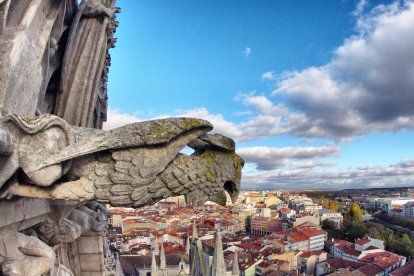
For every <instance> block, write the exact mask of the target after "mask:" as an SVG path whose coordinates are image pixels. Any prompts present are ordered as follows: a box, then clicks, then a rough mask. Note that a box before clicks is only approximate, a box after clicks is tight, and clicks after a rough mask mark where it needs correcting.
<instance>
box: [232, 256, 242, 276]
mask: <svg viewBox="0 0 414 276" xmlns="http://www.w3.org/2000/svg"><path fill="white" fill-rule="evenodd" d="M231 275H232V276H239V275H240V270H239V260H238V258H237V252H234V258H233V268H232V270H231Z"/></svg>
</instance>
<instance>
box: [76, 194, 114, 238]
mask: <svg viewBox="0 0 414 276" xmlns="http://www.w3.org/2000/svg"><path fill="white" fill-rule="evenodd" d="M68 219H70V220H71V221H72V222H75V223H76V224H77V225H79V227H80V229H81V232H82V234H84V233H87V232H101V231H103V230H104V229H105V227H106V226H107V225H108V213H107V210H106V208H105V206H103V205H102V204H99V203H98V202H95V201H90V202H86V203H85V204H82V205H81V206H79V207H78V208H76V209H74V210H73V211H72V212H71V213H70V214H69V216H68Z"/></svg>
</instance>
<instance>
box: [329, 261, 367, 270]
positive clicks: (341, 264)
mask: <svg viewBox="0 0 414 276" xmlns="http://www.w3.org/2000/svg"><path fill="white" fill-rule="evenodd" d="M326 263H327V264H329V265H330V266H331V267H332V268H334V269H340V268H353V269H356V268H359V267H361V266H364V265H365V264H364V263H360V262H352V261H347V260H343V259H329V260H327V261H326Z"/></svg>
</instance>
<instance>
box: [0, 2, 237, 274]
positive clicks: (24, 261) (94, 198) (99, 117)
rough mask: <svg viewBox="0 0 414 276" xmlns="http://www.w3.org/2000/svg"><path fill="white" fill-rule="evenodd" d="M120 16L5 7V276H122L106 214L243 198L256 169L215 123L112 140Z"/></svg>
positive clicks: (1, 206) (98, 8)
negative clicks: (111, 93) (249, 170)
mask: <svg viewBox="0 0 414 276" xmlns="http://www.w3.org/2000/svg"><path fill="white" fill-rule="evenodd" d="M119 12H120V9H119V8H117V7H115V0H84V1H81V3H79V4H78V2H77V1H76V0H31V1H23V0H0V275H33V276H35V275H59V276H60V275H68V276H70V275H116V274H117V272H116V268H115V265H114V263H115V259H114V257H113V256H112V254H111V252H109V248H108V246H107V243H106V240H105V231H106V226H107V221H108V215H107V212H106V207H105V205H106V204H109V205H111V206H125V207H142V206H146V205H150V204H154V203H156V202H158V201H159V200H161V199H165V198H168V197H170V196H177V195H183V196H184V197H185V200H186V202H187V203H189V204H195V205H197V204H202V203H203V202H205V201H207V200H210V201H214V202H216V203H218V204H222V205H225V203H226V192H228V193H229V194H230V195H231V198H232V200H233V201H235V200H236V199H237V196H238V194H239V192H240V179H241V169H242V167H243V164H244V161H243V160H242V159H241V158H240V157H239V156H238V155H237V154H236V152H235V144H234V141H233V140H231V139H230V138H227V137H225V136H222V135H219V134H209V133H208V132H209V131H210V130H211V129H212V128H213V127H212V125H211V124H210V123H209V122H207V121H204V120H201V119H196V118H169V119H163V120H153V121H147V122H138V123H133V124H130V125H126V126H123V127H120V128H117V129H113V130H109V131H105V130H102V125H103V122H104V121H106V116H107V100H108V95H107V81H108V73H109V66H110V61H111V57H110V53H109V49H111V48H113V47H114V46H115V42H116V38H114V33H115V31H116V28H117V27H118V25H119V22H118V21H117V20H116V14H117V13H119ZM85 78H86V79H85ZM119 93H121V92H120V91H119ZM186 146H188V147H190V148H192V149H194V153H192V154H191V155H185V154H183V153H181V152H180V151H181V150H182V149H183V148H184V147H186ZM218 253H220V252H218ZM164 266H165V265H164ZM213 269H216V270H217V269H222V268H221V266H220V264H217V265H216V266H215V267H214V268H213Z"/></svg>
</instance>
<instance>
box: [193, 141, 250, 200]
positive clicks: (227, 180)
mask: <svg viewBox="0 0 414 276" xmlns="http://www.w3.org/2000/svg"><path fill="white" fill-rule="evenodd" d="M188 146H189V147H191V148H193V149H195V152H194V154H193V155H195V156H199V157H201V158H202V159H204V160H205V162H204V163H206V166H205V168H204V173H205V175H206V178H207V181H206V183H202V185H206V186H207V187H208V189H205V188H204V187H200V188H201V189H202V190H204V191H209V193H207V194H208V200H210V201H213V202H215V203H217V204H220V205H223V206H225V205H226V201H227V196H226V192H227V193H228V194H229V195H230V198H231V201H232V202H233V203H235V202H236V200H237V198H238V196H239V193H240V181H241V170H242V168H243V166H244V160H243V159H242V158H241V157H240V156H239V155H238V154H237V153H236V152H235V143H234V141H233V140H232V139H230V138H228V137H226V136H223V135H220V134H206V135H203V136H202V137H200V138H198V139H196V140H193V141H192V142H191V143H189V144H188ZM187 201H188V200H187ZM193 201H196V202H198V203H200V202H199V201H200V199H193Z"/></svg>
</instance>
